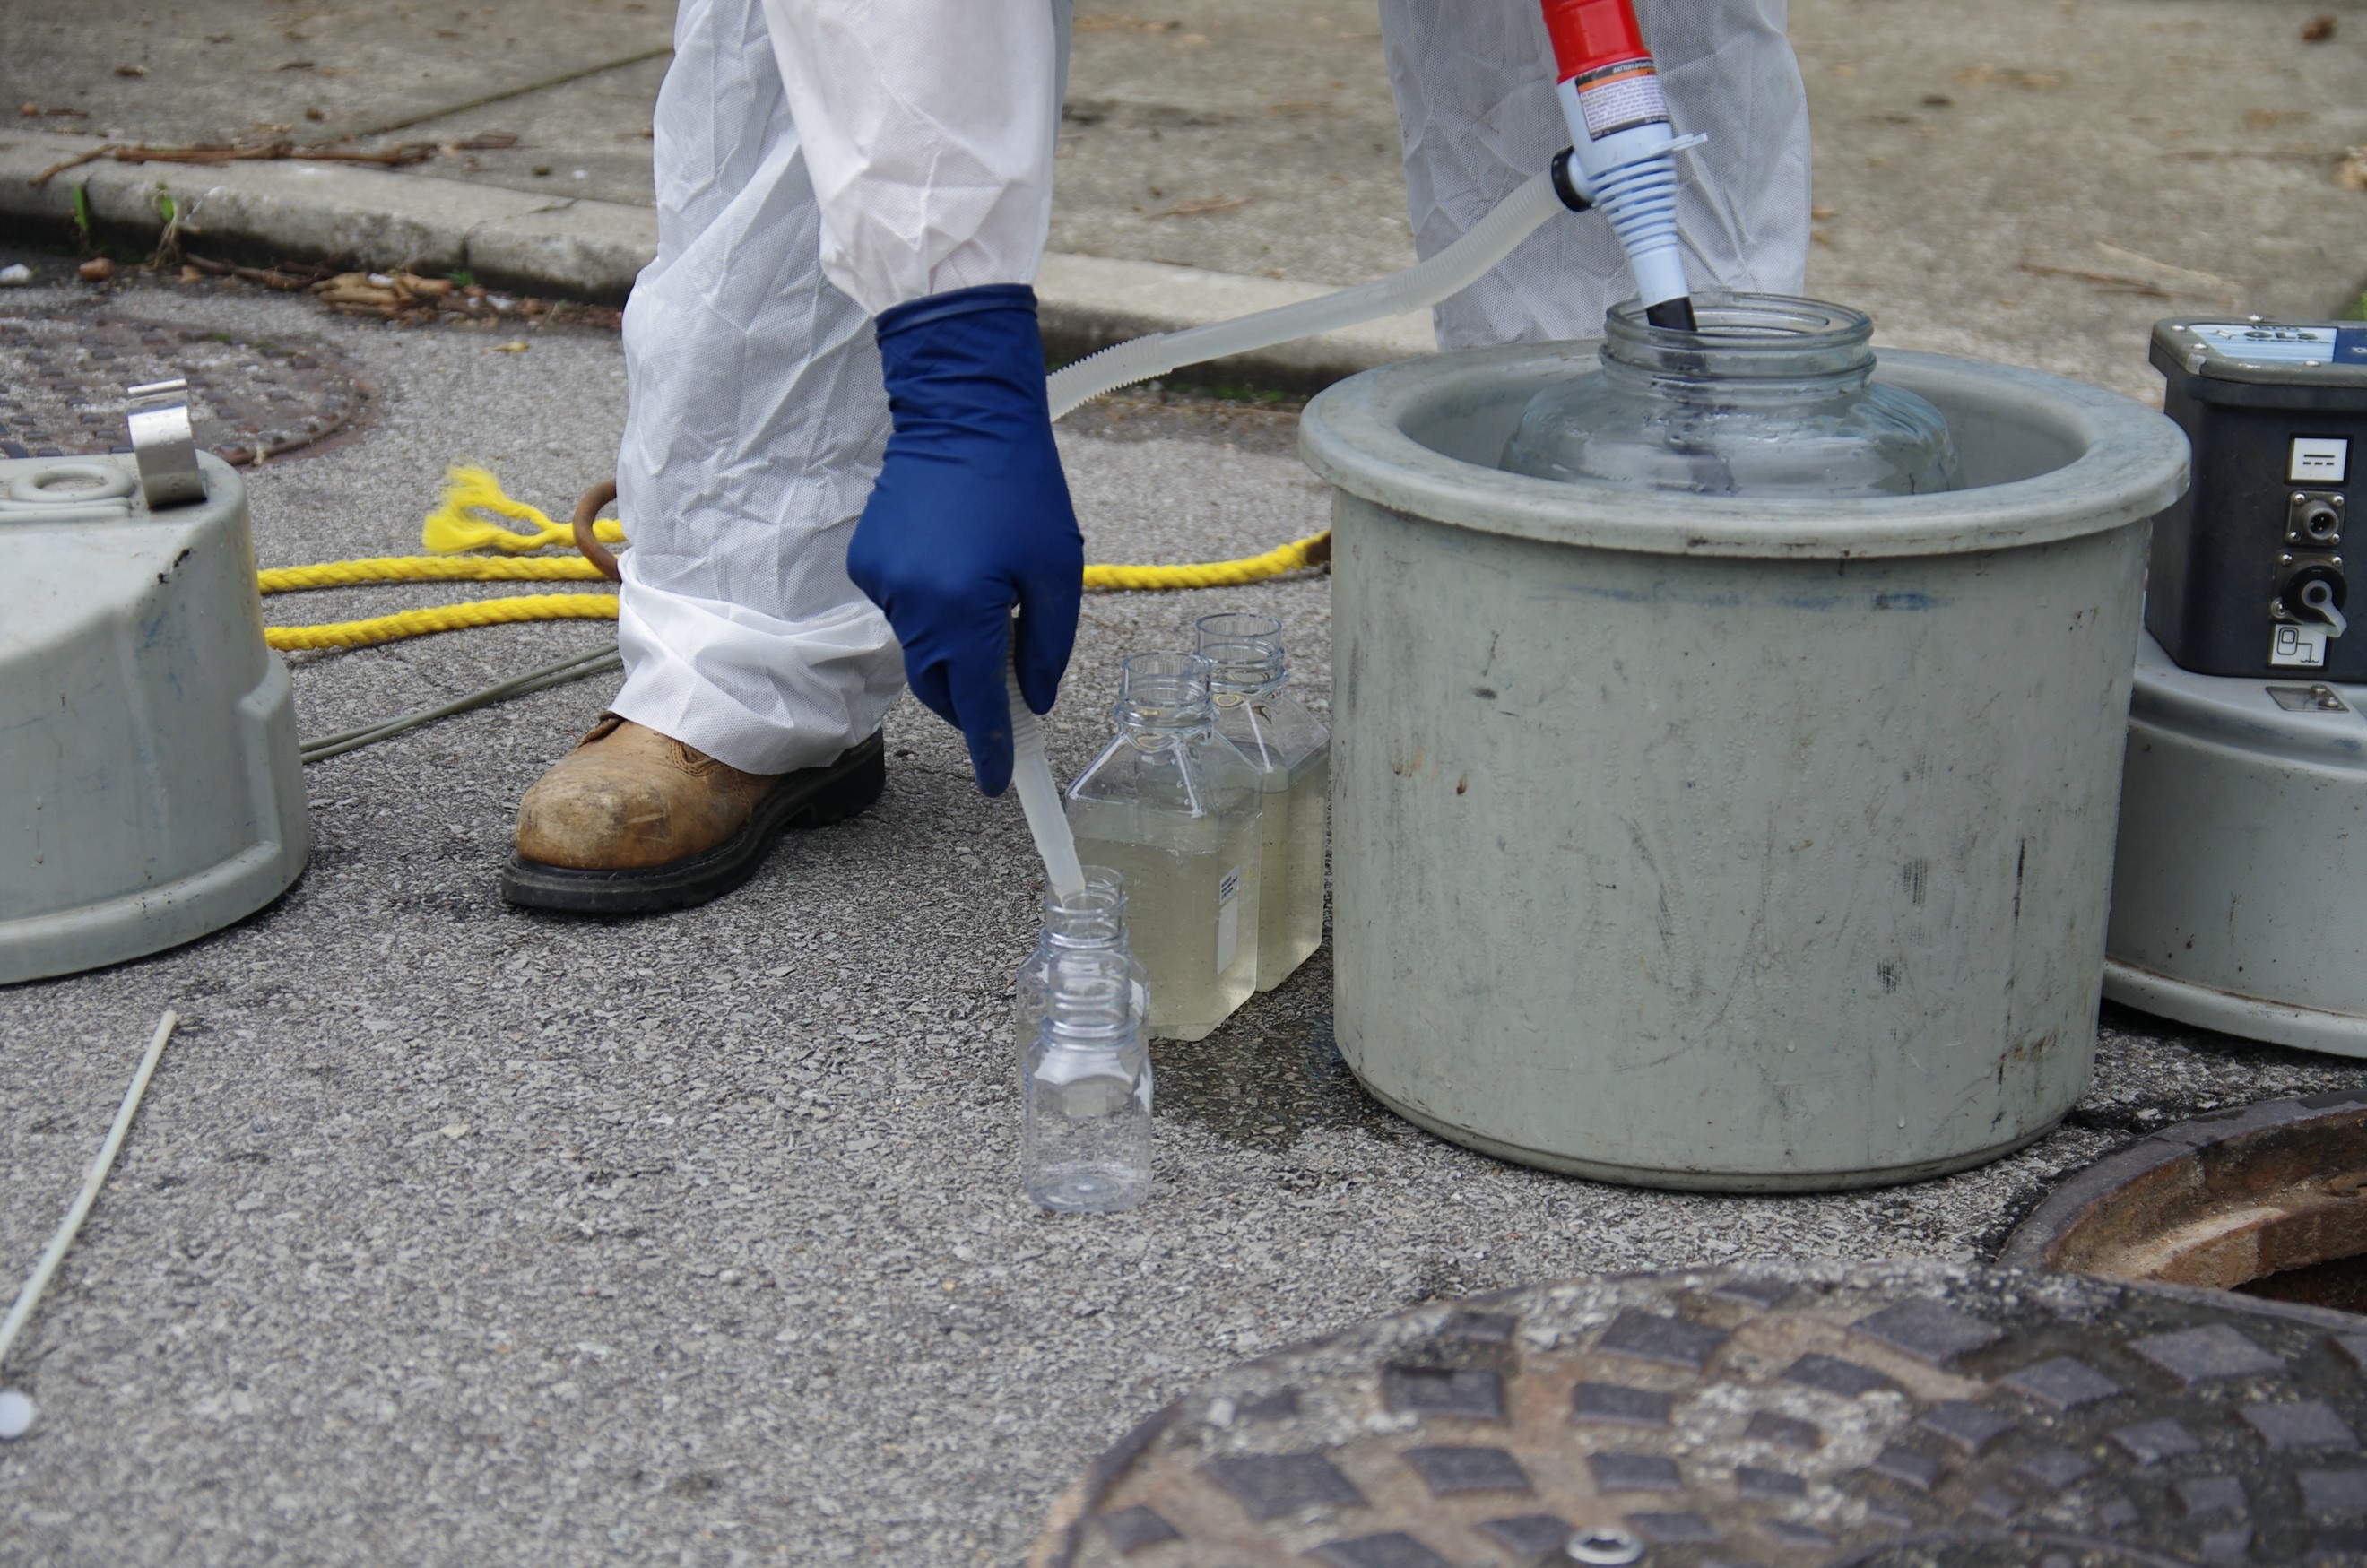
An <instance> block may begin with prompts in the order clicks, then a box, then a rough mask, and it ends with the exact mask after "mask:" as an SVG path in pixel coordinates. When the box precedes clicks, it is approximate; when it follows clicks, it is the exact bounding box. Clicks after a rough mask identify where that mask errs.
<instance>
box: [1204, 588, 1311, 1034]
mask: <svg viewBox="0 0 2367 1568" xmlns="http://www.w3.org/2000/svg"><path fill="white" fill-rule="evenodd" d="M1193 625H1194V626H1195V627H1196V628H1198V630H1199V634H1200V657H1201V658H1203V659H1205V660H1207V661H1208V667H1209V669H1208V691H1209V697H1210V701H1211V702H1212V704H1213V705H1214V706H1215V709H1216V715H1217V730H1218V732H1219V733H1221V734H1222V735H1223V736H1224V737H1225V739H1228V740H1230V741H1231V742H1232V743H1233V745H1234V747H1235V748H1236V749H1237V750H1240V753H1241V755H1242V756H1244V757H1247V758H1248V759H1249V760H1250V761H1251V764H1252V765H1253V766H1255V767H1256V769H1257V770H1258V786H1259V789H1260V791H1261V793H1262V794H1263V801H1262V802H1261V803H1260V805H1259V807H1258V958H1257V988H1258V989H1259V990H1261V991H1271V990H1273V989H1274V987H1276V986H1279V985H1281V984H1282V982H1283V981H1284V980H1285V978H1286V977H1287V976H1289V974H1290V972H1291V971H1292V970H1294V969H1296V968H1297V967H1298V966H1299V965H1300V964H1304V963H1306V962H1307V958H1308V954H1309V953H1313V952H1314V951H1315V950H1316V949H1317V948H1319V947H1320V946H1322V945H1323V855H1324V850H1325V847H1326V845H1327V843H1328V841H1329V829H1330V828H1331V730H1330V729H1328V728H1325V726H1324V723H1323V721H1322V720H1321V719H1319V718H1317V717H1316V716H1314V715H1313V714H1311V713H1308V711H1307V710H1306V708H1304V707H1302V706H1300V705H1299V703H1298V699H1297V698H1296V697H1294V696H1292V695H1290V694H1289V693H1287V692H1285V691H1284V690H1283V684H1284V682H1285V681H1287V680H1288V679H1289V676H1290V671H1289V666H1288V664H1287V663H1286V662H1285V655H1284V650H1283V646H1282V623H1281V622H1280V621H1277V620H1275V619H1274V617H1273V616H1272V615H1203V616H1201V617H1200V618H1199V619H1198V620H1197V621H1195V622H1194V623H1193Z"/></svg>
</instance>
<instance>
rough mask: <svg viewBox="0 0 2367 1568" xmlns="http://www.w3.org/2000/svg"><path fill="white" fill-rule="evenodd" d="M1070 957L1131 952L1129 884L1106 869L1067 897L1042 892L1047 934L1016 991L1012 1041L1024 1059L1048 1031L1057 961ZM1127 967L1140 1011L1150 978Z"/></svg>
mask: <svg viewBox="0 0 2367 1568" xmlns="http://www.w3.org/2000/svg"><path fill="white" fill-rule="evenodd" d="M1065 953H1119V954H1121V955H1126V954H1127V934H1126V879H1125V878H1124V877H1122V876H1120V875H1119V874H1117V873H1116V872H1115V871H1112V870H1111V869H1110V868H1109V867H1107V866H1105V865H1089V866H1087V867H1085V886H1084V887H1083V889H1082V891H1079V892H1076V893H1072V894H1070V896H1069V897H1066V898H1063V897H1060V894H1059V890H1058V889H1055V888H1049V887H1048V888H1046V889H1045V890H1044V926H1043V930H1042V931H1041V932H1040V933H1038V935H1037V936H1036V950H1035V951H1034V952H1033V953H1029V954H1028V955H1027V961H1026V962H1025V964H1021V965H1020V966H1019V975H1018V977H1017V979H1016V981H1015V982H1014V985H1013V987H1012V992H1013V996H1014V1001H1013V1007H1012V1030H1011V1038H1012V1041H1013V1043H1014V1046H1015V1047H1016V1051H1017V1054H1018V1055H1019V1056H1020V1057H1023V1058H1024V1057H1025V1055H1026V1054H1027V1047H1029V1046H1030V1045H1033V1044H1034V1043H1036V1033H1037V1032H1038V1031H1040V1030H1041V1029H1042V1028H1043V1027H1044V1015H1045V1013H1046V1011H1047V1010H1048V1009H1049V1008H1050V1005H1051V1000H1050V998H1051V987H1052V964H1053V962H1054V961H1055V960H1056V959H1058V958H1059V957H1061V956H1062V955H1063V954H1065ZM1127 967H1128V973H1129V974H1130V975H1131V976H1132V978H1133V982H1134V987H1135V990H1134V997H1133V1004H1134V1007H1135V1010H1136V1011H1138V1012H1140V1011H1142V1010H1144V1009H1145V1008H1146V1006H1147V1005H1148V989H1149V987H1148V982H1147V977H1146V976H1144V974H1143V972H1142V965H1141V964H1137V963H1135V962H1134V960H1133V958H1132V957H1131V956H1130V955H1127Z"/></svg>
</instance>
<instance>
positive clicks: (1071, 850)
mask: <svg viewBox="0 0 2367 1568" xmlns="http://www.w3.org/2000/svg"><path fill="white" fill-rule="evenodd" d="M1004 682H1005V684H1006V686H1007V688H1008V690H1009V692H1010V697H1011V787H1012V788H1013V789H1014V790H1015V791H1017V792H1018V795H1019V809H1020V810H1021V811H1022V812H1024V813H1025V815H1026V818H1027V836H1028V837H1029V838H1032V839H1034V840H1036V858H1037V859H1039V860H1041V861H1042V862H1043V863H1044V877H1045V880H1046V881H1048V882H1049V883H1050V884H1051V885H1052V891H1053V892H1054V893H1056V894H1058V895H1059V897H1061V898H1063V899H1068V898H1073V897H1078V896H1080V895H1082V893H1083V892H1084V890H1085V868H1084V867H1083V866H1082V864H1080V863H1078V860H1077V839H1076V835H1075V834H1074V833H1072V832H1070V830H1069V815H1068V813H1067V812H1065V811H1063V810H1061V809H1060V786H1059V784H1055V783H1053V782H1052V763H1051V761H1050V760H1049V759H1048V758H1047V757H1046V756H1045V755H1044V727H1043V726H1042V725H1041V724H1040V723H1038V722H1037V721H1036V710H1035V709H1033V708H1031V707H1029V706H1028V705H1027V700H1026V699H1025V697H1022V696H1021V695H1020V694H1019V669H1018V666H1017V664H1016V663H1015V662H1014V664H1013V666H1012V667H1011V669H1010V670H1009V671H1007V672H1006V674H1005V676H1004Z"/></svg>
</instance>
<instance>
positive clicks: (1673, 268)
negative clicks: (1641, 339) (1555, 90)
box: [1543, 0, 1699, 332]
mask: <svg viewBox="0 0 2367 1568" xmlns="http://www.w3.org/2000/svg"><path fill="white" fill-rule="evenodd" d="M1543 4H1544V6H1545V17H1546V33H1547V35H1548V36H1550V37H1551V39H1553V51H1554V66H1555V73H1556V75H1557V77H1558V79H1559V80H1560V83H1561V89H1560V96H1561V108H1562V115H1563V117H1564V118H1566V119H1567V120H1568V121H1569V137H1570V163H1571V164H1572V165H1573V167H1572V170H1571V173H1572V174H1573V175H1574V176H1575V183H1576V184H1577V185H1578V186H1579V194H1580V196H1582V197H1585V198H1586V199H1587V200H1588V201H1589V202H1591V203H1592V204H1593V205H1594V206H1596V207H1598V208H1600V209H1602V210H1603V216H1604V217H1606V218H1608V219H1609V220H1611V231H1612V232H1613V233H1614V234H1616V235H1618V237H1619V244H1620V247H1621V249H1623V250H1625V252H1626V253H1627V265H1628V266H1629V267H1631V268H1632V269H1633V270H1634V271H1635V274H1636V290H1637V295H1638V296H1639V297H1640V298H1641V299H1643V301H1644V308H1645V310H1644V313H1645V317H1646V319H1647V320H1648V321H1650V322H1651V323H1652V324H1653V325H1654V326H1656V327H1673V328H1676V329H1677V330H1679V331H1682V332H1692V331H1693V330H1694V322H1693V299H1692V289H1691V288H1689V287H1688V286H1687V284H1686V282H1685V268H1684V260H1683V255H1682V252H1681V251H1680V250H1679V248H1678V245H1677V157H1676V154H1677V150H1678V149H1679V148H1680V147H1685V146H1690V145H1692V144H1693V142H1694V141H1698V140H1699V138H1697V137H1687V138H1683V139H1682V140H1681V139H1680V138H1679V137H1678V136H1677V134H1676V130H1675V128H1674V127H1672V126H1671V125H1670V122H1669V106H1668V102H1667V100H1666V99H1665V98H1664V97H1662V96H1661V94H1660V77H1659V73H1658V72H1657V71H1656V70H1655V69H1654V68H1653V65H1652V52H1651V51H1649V50H1648V49H1646V48H1645V47H1644V34H1643V31H1642V29H1641V28H1638V27H1637V25H1636V10H1635V6H1633V5H1632V4H1631V0H1543Z"/></svg>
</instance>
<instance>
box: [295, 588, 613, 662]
mask: <svg viewBox="0 0 2367 1568" xmlns="http://www.w3.org/2000/svg"><path fill="white" fill-rule="evenodd" d="M616 618H617V596H616V595H615V594H614V593H529V594H527V595H525V596H524V597H522V598H517V599H480V600H477V601H475V602H474V603H472V604H437V605H435V606H434V607H432V608H430V609H425V610H402V611H398V612H396V613H395V614H394V615H372V616H370V617H369V618H368V620H364V621H334V622H332V623H330V624H329V625H327V626H266V628H264V633H263V640H264V641H265V642H266V643H268V644H270V645H271V646H272V647H273V648H277V649H300V648H368V647H369V646H370V645H371V644H372V643H379V642H393V641H395V640H396V639H397V638H399V637H425V635H426V634H428V633H429V632H452V631H459V630H460V629H461V628H462V627H464V626H508V625H510V624H511V623H513V622H516V621H613V620H615V619H616Z"/></svg>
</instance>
